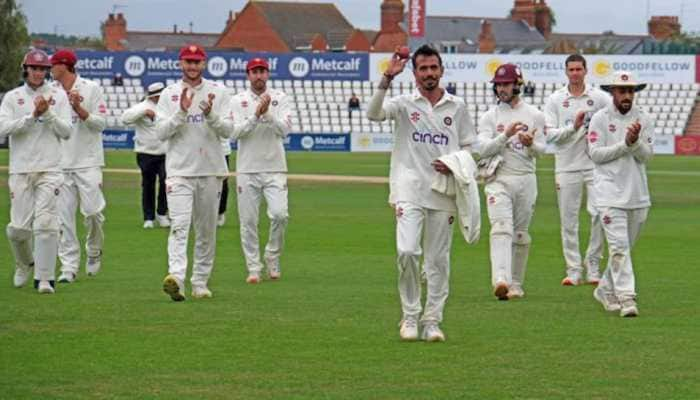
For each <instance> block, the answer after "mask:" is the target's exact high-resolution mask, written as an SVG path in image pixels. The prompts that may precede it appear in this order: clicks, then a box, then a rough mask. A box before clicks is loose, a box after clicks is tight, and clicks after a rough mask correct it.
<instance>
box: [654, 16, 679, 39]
mask: <svg viewBox="0 0 700 400" xmlns="http://www.w3.org/2000/svg"><path fill="white" fill-rule="evenodd" d="M647 26H648V27H649V35H651V36H652V37H653V38H654V39H656V40H658V41H663V40H666V39H670V38H671V37H673V36H674V35H677V34H679V33H681V24H680V22H679V21H678V17H675V16H670V15H655V16H652V17H651V19H650V20H649V22H648V23H647Z"/></svg>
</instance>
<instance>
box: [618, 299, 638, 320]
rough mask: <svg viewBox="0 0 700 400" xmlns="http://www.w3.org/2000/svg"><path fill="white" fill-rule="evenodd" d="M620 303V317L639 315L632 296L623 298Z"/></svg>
mask: <svg viewBox="0 0 700 400" xmlns="http://www.w3.org/2000/svg"><path fill="white" fill-rule="evenodd" d="M621 303H622V304H621V305H620V316H621V317H636V316H638V315H639V310H638V309H637V302H636V301H635V300H634V298H628V299H624V300H622V302H621Z"/></svg>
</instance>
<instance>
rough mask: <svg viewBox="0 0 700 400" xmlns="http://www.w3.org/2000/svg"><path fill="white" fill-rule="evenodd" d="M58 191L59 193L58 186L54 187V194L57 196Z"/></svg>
mask: <svg viewBox="0 0 700 400" xmlns="http://www.w3.org/2000/svg"><path fill="white" fill-rule="evenodd" d="M58 193H59V191H58V188H56V189H54V191H53V194H55V195H56V196H58Z"/></svg>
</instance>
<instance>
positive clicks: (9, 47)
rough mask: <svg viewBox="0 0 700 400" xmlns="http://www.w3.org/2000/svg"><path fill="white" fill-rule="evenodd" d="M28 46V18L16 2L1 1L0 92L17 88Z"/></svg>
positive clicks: (10, 0)
mask: <svg viewBox="0 0 700 400" xmlns="http://www.w3.org/2000/svg"><path fill="white" fill-rule="evenodd" d="M28 45H29V33H28V32H27V18H26V17H25V16H24V14H22V10H20V8H19V6H18V5H17V2H16V1H15V0H0V92H5V91H7V90H9V89H12V88H14V87H15V86H17V82H18V81H19V79H20V77H21V71H20V64H21V63H22V57H24V53H25V52H26V51H27V46H28Z"/></svg>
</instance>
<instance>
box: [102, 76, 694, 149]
mask: <svg viewBox="0 0 700 400" xmlns="http://www.w3.org/2000/svg"><path fill="white" fill-rule="evenodd" d="M96 81H98V82H99V83H100V84H101V85H102V86H103V87H104V91H105V98H106V101H107V108H108V109H109V113H110V115H109V117H108V123H107V125H108V126H109V127H113V128H120V127H121V121H120V120H119V116H120V115H121V114H122V113H123V111H124V110H125V109H126V108H128V107H130V106H131V105H133V104H134V103H137V102H139V101H141V99H142V98H143V95H144V87H143V86H142V83H141V81H140V80H139V79H128V78H125V79H124V86H112V82H111V80H110V79H96ZM173 82H174V81H172V80H168V81H167V82H166V83H167V84H172V83H173ZM219 82H220V83H221V84H223V85H225V86H226V87H228V88H230V90H231V93H237V92H240V91H243V90H245V89H246V87H247V82H246V81H244V80H225V81H219ZM270 85H271V87H273V88H277V89H280V90H282V91H284V92H285V93H287V94H288V95H289V96H290V97H291V98H292V104H293V111H294V112H293V116H292V123H293V129H292V130H293V131H294V132H311V133H350V132H372V133H382V132H386V133H388V132H391V125H390V124H389V123H388V122H385V123H374V122H370V121H369V120H368V119H367V116H366V112H365V110H366V108H367V105H368V104H369V101H370V98H371V97H372V95H373V93H374V91H375V90H376V84H374V83H373V82H369V81H299V80H294V81H292V80H278V81H274V80H272V81H270ZM535 85H536V89H535V95H534V96H533V97H523V98H524V99H525V101H527V102H530V103H531V104H534V105H535V106H537V107H538V108H540V109H543V107H544V104H545V101H546V100H547V97H548V96H549V95H550V94H551V93H552V92H553V91H554V90H555V89H556V88H557V87H558V86H557V85H555V84H552V83H537V84H535ZM699 89H700V85H698V84H651V85H649V87H648V88H647V90H644V91H641V92H639V93H638V95H637V100H636V101H637V103H638V104H639V105H640V106H642V107H644V108H645V109H646V110H647V111H648V112H649V113H650V114H651V115H652V117H653V118H654V120H656V134H657V135H682V134H683V132H684V130H685V127H686V124H687V122H688V118H689V116H690V114H691V112H692V110H693V107H695V99H696V96H697V95H698V90H699ZM411 91H413V84H412V83H406V82H395V83H394V84H393V85H392V87H391V89H390V90H389V93H388V96H396V95H399V94H403V93H410V92H411ZM352 93H355V94H357V97H359V98H360V105H361V110H360V111H355V112H353V113H352V116H349V115H348V109H347V103H348V100H349V99H350V96H351V95H352ZM457 95H458V96H460V97H463V98H464V99H465V100H466V102H467V107H468V109H469V113H470V114H471V117H472V119H473V122H474V124H475V125H476V124H477V123H478V120H479V118H480V117H481V115H483V113H484V112H486V111H487V110H488V108H489V107H490V106H491V105H493V104H494V103H495V101H494V97H493V93H492V90H491V84H490V83H488V82H468V83H457Z"/></svg>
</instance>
